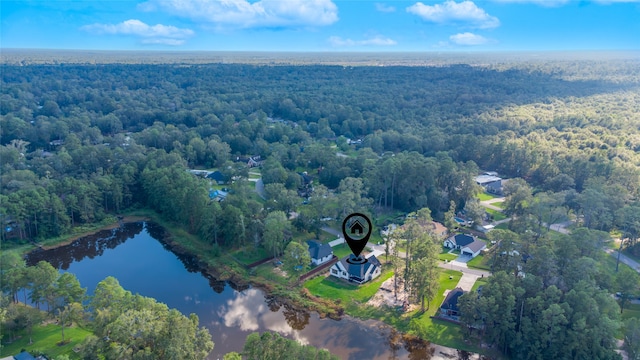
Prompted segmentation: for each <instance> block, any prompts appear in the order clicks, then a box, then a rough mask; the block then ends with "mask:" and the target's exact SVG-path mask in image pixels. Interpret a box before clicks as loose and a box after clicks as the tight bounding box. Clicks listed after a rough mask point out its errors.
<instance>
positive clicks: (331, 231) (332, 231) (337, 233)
mask: <svg viewBox="0 0 640 360" xmlns="http://www.w3.org/2000/svg"><path fill="white" fill-rule="evenodd" d="M321 229H322V231H324V232H327V233H329V234H331V235H335V236H338V237H342V232H340V231H338V230H336V229H334V228H332V227H329V226H323V227H322V228H321Z"/></svg>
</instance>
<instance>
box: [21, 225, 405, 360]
mask: <svg viewBox="0 0 640 360" xmlns="http://www.w3.org/2000/svg"><path fill="white" fill-rule="evenodd" d="M163 236H164V230H163V228H162V227H160V226H158V225H156V224H154V223H149V222H138V223H128V224H124V225H123V226H122V227H121V228H118V229H113V230H103V231H101V232H99V233H97V234H95V235H91V236H87V237H84V238H81V239H78V240H76V241H74V242H73V243H71V244H69V245H65V246H61V247H58V248H55V249H51V250H39V251H34V252H32V253H30V254H29V255H28V256H27V263H28V264H30V265H32V264H35V263H37V262H38V261H40V260H46V261H48V262H50V263H51V264H52V265H53V266H54V267H56V268H58V269H60V271H68V272H71V273H73V274H75V275H76V276H77V277H78V279H79V280H80V283H81V284H82V286H84V287H87V290H88V293H89V294H91V293H92V292H93V290H94V289H95V286H96V285H97V283H98V282H100V281H101V280H103V279H104V278H106V277H107V276H113V277H115V278H117V279H118V281H119V282H120V284H121V285H122V287H123V288H125V289H127V290H129V291H131V292H133V293H139V294H141V295H143V296H149V297H153V298H155V299H157V300H158V301H160V302H163V303H166V304H167V305H168V306H169V307H172V308H176V309H178V310H179V311H181V312H182V313H183V314H185V315H188V314H190V313H195V314H197V315H198V317H199V318H200V325H202V326H206V327H207V328H208V329H209V331H210V332H211V335H212V338H213V341H214V343H215V347H214V349H213V352H212V353H211V355H210V356H209V359H220V358H222V356H223V355H224V354H226V353H228V352H231V351H238V352H239V351H241V350H242V345H243V344H244V340H245V338H246V336H247V335H248V334H250V333H251V332H254V331H259V332H263V331H275V332H278V333H280V334H282V335H283V336H286V337H288V338H291V339H296V340H298V341H299V342H301V343H303V344H310V345H313V346H316V347H320V348H325V349H328V350H329V351H331V352H332V353H334V354H336V355H338V356H340V357H341V358H343V359H354V360H355V359H358V360H360V359H389V358H394V359H407V358H409V353H408V352H407V351H406V350H405V349H404V348H400V349H395V350H394V349H392V348H391V347H390V345H389V341H388V332H389V330H388V327H386V326H384V324H382V323H381V322H378V321H373V320H368V321H361V320H357V319H352V318H349V317H346V318H344V319H342V320H339V321H338V320H331V319H320V318H319V316H318V314H317V313H314V312H311V313H310V312H307V311H304V310H299V309H295V308H292V307H291V306H289V305H284V304H282V303H280V302H279V301H278V300H277V299H275V298H273V297H270V296H266V295H265V293H264V292H263V291H262V290H260V289H257V288H252V287H245V288H238V287H237V286H236V285H234V284H232V283H228V282H224V281H218V280H217V279H215V278H212V277H210V276H207V275H205V274H203V273H201V272H200V271H199V270H198V269H197V268H196V267H195V265H194V264H193V263H192V262H191V261H190V259H188V258H181V257H178V256H177V255H176V254H174V253H172V252H171V251H170V250H169V248H168V247H166V246H165V245H163V243H161V242H160V241H159V239H162V238H163ZM414 355H415V354H414Z"/></svg>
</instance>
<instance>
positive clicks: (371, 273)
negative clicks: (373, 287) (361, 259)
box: [329, 255, 382, 284]
mask: <svg viewBox="0 0 640 360" xmlns="http://www.w3.org/2000/svg"><path fill="white" fill-rule="evenodd" d="M347 259H349V256H345V257H344V258H342V259H340V261H338V262H337V263H335V264H333V265H332V266H331V268H330V270H329V273H330V274H331V276H335V277H337V278H340V279H345V280H348V281H352V282H355V283H358V284H364V283H366V282H367V281H371V280H373V279H375V278H377V277H378V276H380V272H381V271H382V265H381V264H380V261H379V260H378V258H376V256H375V255H372V256H370V257H369V258H367V262H366V263H364V264H351V263H349V262H348V261H347Z"/></svg>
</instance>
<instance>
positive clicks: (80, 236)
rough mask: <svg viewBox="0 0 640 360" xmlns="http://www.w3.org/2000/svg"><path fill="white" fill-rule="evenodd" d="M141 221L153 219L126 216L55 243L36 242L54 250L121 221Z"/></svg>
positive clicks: (117, 225)
mask: <svg viewBox="0 0 640 360" xmlns="http://www.w3.org/2000/svg"><path fill="white" fill-rule="evenodd" d="M140 221H151V219H150V218H149V217H146V216H133V215H132V216H125V217H123V218H122V220H118V221H116V222H114V223H112V224H109V225H105V226H102V227H99V228H97V229H94V230H90V231H86V232H83V233H80V234H75V235H71V236H70V237H69V238H66V239H64V240H61V241H60V242H56V243H54V244H50V245H39V246H38V243H35V245H36V247H38V248H40V249H42V250H52V249H55V248H58V247H61V246H65V245H69V244H71V243H72V242H74V241H76V240H78V239H81V238H83V237H87V236H91V235H95V234H97V233H99V232H100V231H103V230H112V229H115V228H117V227H119V226H120V223H121V222H122V223H123V224H128V223H135V222H140ZM33 250H34V249H31V250H29V251H27V252H31V251H33Z"/></svg>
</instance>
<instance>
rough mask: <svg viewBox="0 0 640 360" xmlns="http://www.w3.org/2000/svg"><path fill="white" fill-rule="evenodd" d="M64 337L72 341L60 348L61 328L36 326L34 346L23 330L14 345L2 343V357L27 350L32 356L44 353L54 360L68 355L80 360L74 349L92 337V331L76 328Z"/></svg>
mask: <svg viewBox="0 0 640 360" xmlns="http://www.w3.org/2000/svg"><path fill="white" fill-rule="evenodd" d="M4 335H5V336H4V339H5V340H6V339H7V338H8V335H7V334H4ZM64 335H65V340H70V342H69V343H67V344H65V345H62V346H58V342H60V340H62V335H61V332H60V326H58V325H53V324H50V325H45V326H34V328H33V334H32V340H33V344H29V335H28V334H27V332H26V330H23V331H22V332H21V333H19V336H20V338H19V339H17V340H16V341H14V342H12V343H5V342H3V343H2V352H1V356H10V355H16V354H18V353H20V352H21V351H23V350H26V351H28V352H30V353H31V354H32V355H36V354H40V353H43V354H46V355H48V356H49V357H53V358H55V357H57V356H59V355H68V356H69V359H80V356H79V355H78V354H76V353H75V352H74V351H73V348H74V347H76V346H78V345H79V344H80V343H82V341H83V340H84V338H85V337H87V336H88V335H91V331H89V330H85V329H83V328H81V327H77V326H74V327H70V328H66V329H65V331H64Z"/></svg>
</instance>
